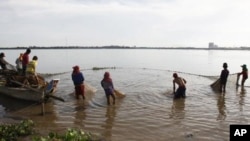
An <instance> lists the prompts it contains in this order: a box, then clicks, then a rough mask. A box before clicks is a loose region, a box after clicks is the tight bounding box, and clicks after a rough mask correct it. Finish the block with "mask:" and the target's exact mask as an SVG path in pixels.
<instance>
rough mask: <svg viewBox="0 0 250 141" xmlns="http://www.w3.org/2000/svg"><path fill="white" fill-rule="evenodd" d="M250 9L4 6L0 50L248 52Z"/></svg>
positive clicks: (17, 0)
mask: <svg viewBox="0 0 250 141" xmlns="http://www.w3.org/2000/svg"><path fill="white" fill-rule="evenodd" d="M249 7H250V1H249V0H0V17H1V18H0V47H17V46H22V47H23V46H24V47H28V46H109V45H119V46H136V47H205V48H207V47H208V43H209V42H214V43H215V44H216V45H218V46H219V47H241V46H247V47H249V46H250V38H249V37H250V18H249V15H250V8H249Z"/></svg>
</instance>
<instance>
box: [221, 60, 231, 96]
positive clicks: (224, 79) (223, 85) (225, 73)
mask: <svg viewBox="0 0 250 141" xmlns="http://www.w3.org/2000/svg"><path fill="white" fill-rule="evenodd" d="M227 67H228V66H227V63H223V70H222V71H221V74H220V91H221V92H225V91H226V84H227V78H228V75H229V71H228V69H227Z"/></svg>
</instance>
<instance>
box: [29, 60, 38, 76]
mask: <svg viewBox="0 0 250 141" xmlns="http://www.w3.org/2000/svg"><path fill="white" fill-rule="evenodd" d="M36 66H37V61H36V60H32V61H30V62H29V63H28V65H27V69H26V72H28V73H31V74H35V73H36Z"/></svg>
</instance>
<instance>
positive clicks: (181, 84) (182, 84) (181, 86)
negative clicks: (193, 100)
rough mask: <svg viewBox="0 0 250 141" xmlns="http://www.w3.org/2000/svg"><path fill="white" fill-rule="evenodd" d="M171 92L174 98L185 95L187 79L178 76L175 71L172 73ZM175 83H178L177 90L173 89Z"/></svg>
mask: <svg viewBox="0 0 250 141" xmlns="http://www.w3.org/2000/svg"><path fill="white" fill-rule="evenodd" d="M173 77H174V80H173V94H174V99H176V98H185V97H186V83H187V81H186V80H185V79H184V78H182V77H179V76H178V74H177V73H173ZM175 83H176V84H177V85H178V88H177V90H176V91H175V88H176V87H175Z"/></svg>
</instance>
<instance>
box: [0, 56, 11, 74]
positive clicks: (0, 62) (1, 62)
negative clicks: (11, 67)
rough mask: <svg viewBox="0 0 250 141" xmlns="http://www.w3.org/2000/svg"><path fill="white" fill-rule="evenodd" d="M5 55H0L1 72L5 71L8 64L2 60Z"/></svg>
mask: <svg viewBox="0 0 250 141" xmlns="http://www.w3.org/2000/svg"><path fill="white" fill-rule="evenodd" d="M4 57H5V54H4V53H3V52H1V53H0V65H1V68H2V69H3V70H7V66H6V65H8V64H9V63H8V62H7V61H6V60H5V59H4Z"/></svg>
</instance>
